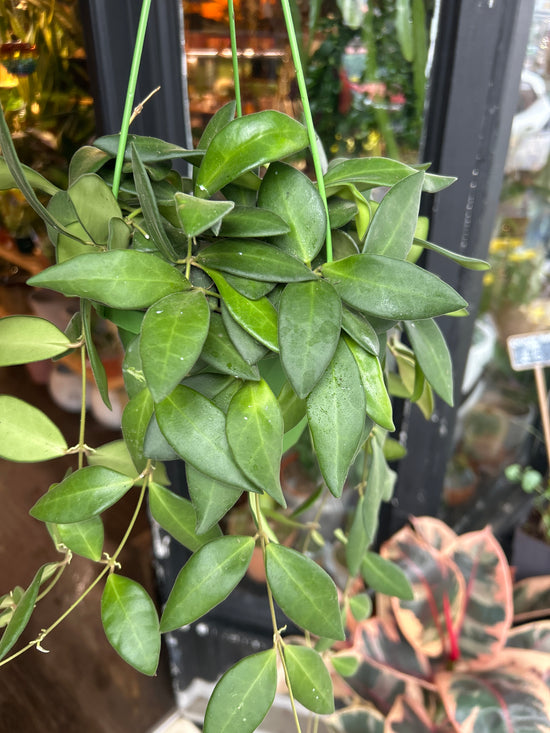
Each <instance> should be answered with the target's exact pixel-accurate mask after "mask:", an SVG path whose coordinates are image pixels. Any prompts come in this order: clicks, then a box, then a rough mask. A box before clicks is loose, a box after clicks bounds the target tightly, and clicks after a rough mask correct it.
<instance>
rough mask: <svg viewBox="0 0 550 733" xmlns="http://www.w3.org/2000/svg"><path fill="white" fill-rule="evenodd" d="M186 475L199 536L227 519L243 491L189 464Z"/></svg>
mask: <svg viewBox="0 0 550 733" xmlns="http://www.w3.org/2000/svg"><path fill="white" fill-rule="evenodd" d="M185 473H186V476H187V487H188V489H189V496H190V497H191V501H192V502H193V508H194V509H195V511H196V513H197V524H196V532H197V533H198V534H200V533H201V532H207V531H208V530H209V529H210V528H211V527H213V526H214V525H215V524H216V523H217V522H219V520H220V519H222V517H225V515H226V514H227V512H228V511H229V510H230V509H231V507H232V506H233V505H234V504H235V502H236V501H237V500H238V499H239V497H240V496H241V494H242V491H241V490H240V489H235V488H233V487H232V486H229V485H228V484H224V483H222V482H221V481H216V479H213V478H211V477H210V476H206V475H205V474H204V473H201V472H200V471H197V469H196V468H193V466H191V464H189V463H187V464H186V465H185ZM190 549H192V550H194V549H197V548H193V547H192V548H190Z"/></svg>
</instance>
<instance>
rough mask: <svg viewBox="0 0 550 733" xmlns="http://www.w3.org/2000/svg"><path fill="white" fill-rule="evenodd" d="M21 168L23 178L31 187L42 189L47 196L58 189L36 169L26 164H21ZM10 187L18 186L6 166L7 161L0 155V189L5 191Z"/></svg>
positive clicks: (52, 194) (53, 193)
mask: <svg viewBox="0 0 550 733" xmlns="http://www.w3.org/2000/svg"><path fill="white" fill-rule="evenodd" d="M21 170H22V171H23V173H24V176H25V180H26V181H27V183H28V184H29V186H30V187H31V188H33V189H35V188H36V189H38V190H39V191H43V192H44V193H47V194H48V195H49V196H54V195H55V194H56V193H57V192H58V191H59V189H58V188H57V186H55V185H54V184H53V183H51V181H48V179H47V178H44V176H42V175H40V173H38V172H37V171H35V170H33V169H32V168H29V166H28V165H21ZM10 188H18V185H17V183H16V181H15V178H14V177H13V175H12V174H11V172H10V169H9V168H8V164H7V162H6V161H5V160H4V158H2V157H0V191H7V190H9V189H10Z"/></svg>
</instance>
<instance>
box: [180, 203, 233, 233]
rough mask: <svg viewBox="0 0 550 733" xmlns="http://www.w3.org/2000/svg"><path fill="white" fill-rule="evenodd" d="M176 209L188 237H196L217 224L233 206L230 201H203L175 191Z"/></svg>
mask: <svg viewBox="0 0 550 733" xmlns="http://www.w3.org/2000/svg"><path fill="white" fill-rule="evenodd" d="M174 199H175V201H176V211H177V213H178V218H179V220H180V222H181V225H182V227H183V231H184V232H185V234H187V236H188V237H197V236H198V235H199V234H202V233H203V232H204V231H206V230H207V229H209V228H210V227H213V226H215V225H216V224H218V223H219V222H220V221H221V220H222V219H223V218H224V217H225V216H226V215H227V214H228V213H229V212H230V211H231V209H232V208H233V207H234V206H235V204H234V203H233V202H232V201H205V199H200V198H197V197H196V196H190V195H189V194H187V193H179V192H178V193H176V194H175V196H174Z"/></svg>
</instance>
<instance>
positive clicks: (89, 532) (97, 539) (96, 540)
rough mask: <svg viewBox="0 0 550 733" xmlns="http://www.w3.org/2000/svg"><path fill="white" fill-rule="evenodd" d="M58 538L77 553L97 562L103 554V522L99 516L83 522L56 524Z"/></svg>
mask: <svg viewBox="0 0 550 733" xmlns="http://www.w3.org/2000/svg"><path fill="white" fill-rule="evenodd" d="M56 529H57V533H58V536H59V539H60V540H61V542H63V544H64V545H65V546H66V547H68V548H69V550H71V552H74V553H75V554H77V555H81V556H82V557H87V558H89V559H90V560H93V561H94V562H99V561H100V560H101V556H102V554H103V539H104V531H103V522H102V521H101V517H91V518H90V519H86V520H84V521H83V522H72V523H71V524H56Z"/></svg>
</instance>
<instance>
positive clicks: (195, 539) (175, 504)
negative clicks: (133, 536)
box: [149, 466, 221, 552]
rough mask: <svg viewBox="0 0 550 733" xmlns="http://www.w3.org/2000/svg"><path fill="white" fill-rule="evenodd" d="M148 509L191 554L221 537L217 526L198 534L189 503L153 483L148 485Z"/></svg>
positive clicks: (195, 518) (193, 512)
mask: <svg viewBox="0 0 550 733" xmlns="http://www.w3.org/2000/svg"><path fill="white" fill-rule="evenodd" d="M187 468H189V466H188V467H187ZM149 508H150V510H151V514H152V516H153V518H154V519H155V520H156V521H157V522H158V523H159V524H160V526H161V527H162V528H163V529H164V530H166V532H168V534H170V535H172V537H173V538H174V539H175V540H177V541H178V542H180V543H181V544H182V545H183V546H184V547H187V548H188V549H189V550H191V552H195V550H198V549H199V548H200V547H202V546H203V545H204V544H206V543H207V542H210V540H213V539H217V538H218V537H219V536H220V535H221V530H220V529H219V527H217V526H210V527H209V528H208V530H206V531H204V532H198V531H197V528H196V525H197V515H196V513H195V509H194V507H193V505H192V504H191V502H190V501H189V500H188V499H185V498H184V497H183V496H178V495H177V494H175V493H174V492H173V491H170V490H169V489H166V488H165V487H164V486H161V485H160V484H157V483H155V482H151V484H150V485H149Z"/></svg>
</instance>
